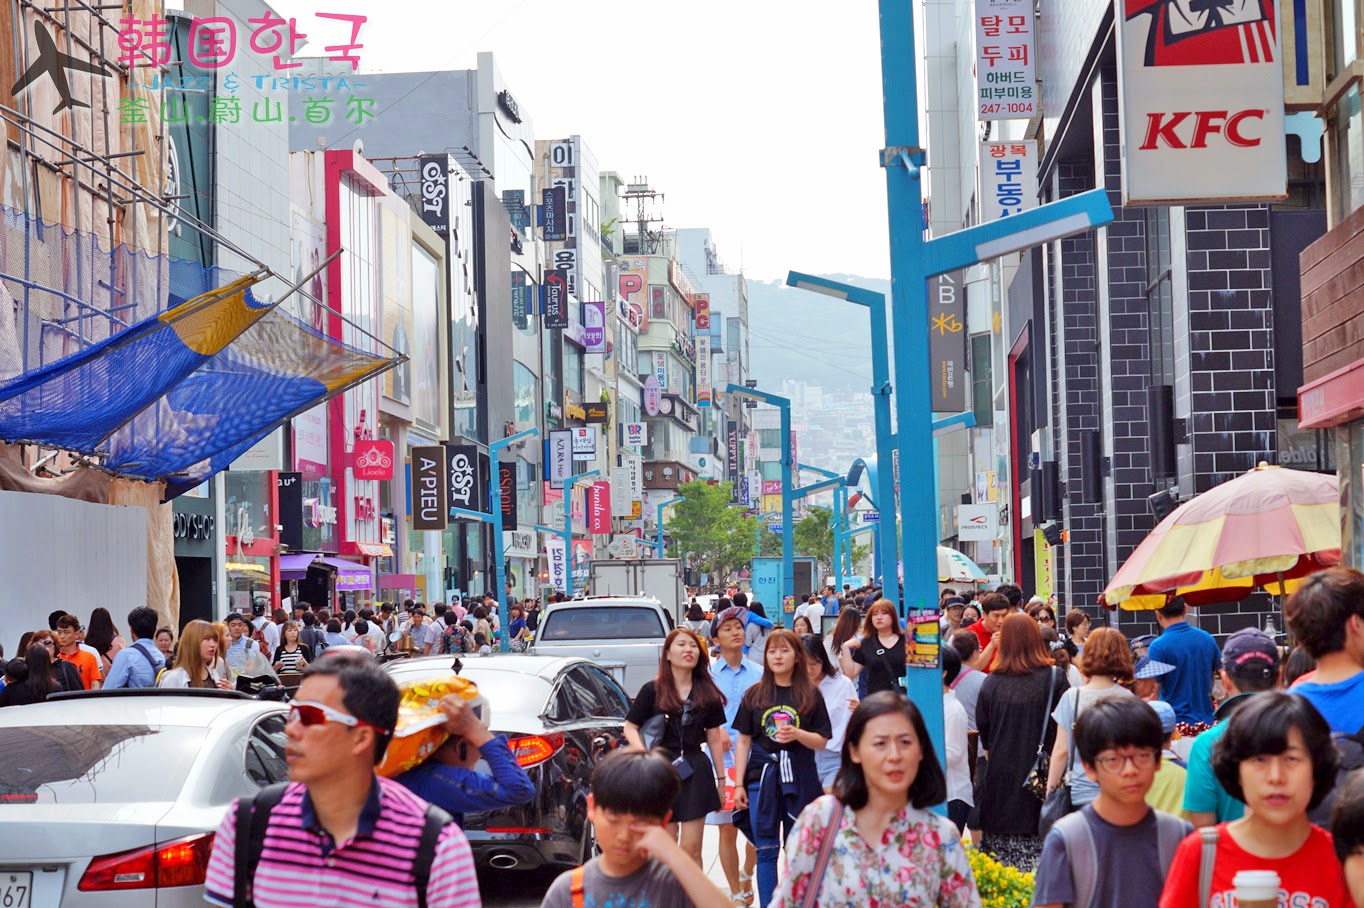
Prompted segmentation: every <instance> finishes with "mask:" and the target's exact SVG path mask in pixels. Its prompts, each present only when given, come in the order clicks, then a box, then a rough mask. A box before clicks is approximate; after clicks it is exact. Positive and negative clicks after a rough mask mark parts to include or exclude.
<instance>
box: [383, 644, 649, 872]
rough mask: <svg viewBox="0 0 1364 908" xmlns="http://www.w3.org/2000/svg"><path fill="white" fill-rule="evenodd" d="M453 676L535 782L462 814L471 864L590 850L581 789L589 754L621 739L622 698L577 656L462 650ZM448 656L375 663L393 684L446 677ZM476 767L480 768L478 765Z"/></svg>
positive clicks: (548, 859) (580, 856)
mask: <svg viewBox="0 0 1364 908" xmlns="http://www.w3.org/2000/svg"><path fill="white" fill-rule="evenodd" d="M461 661H462V664H463V667H462V669H461V671H460V673H459V674H460V676H461V677H463V678H468V679H469V680H470V681H473V682H474V683H475V684H477V685H478V690H479V693H480V694H482V695H483V697H485V698H486V699H487V701H488V703H489V705H490V707H491V714H492V721H491V730H492V731H493V733H494V734H501V735H506V736H507V742H508V744H509V745H510V746H511V751H512V753H513V754H514V755H515V756H516V760H517V762H518V763H520V764H521V766H522V767H523V768H524V769H525V770H526V772H527V774H529V776H530V779H531V781H532V782H533V783H534V784H535V799H534V800H533V801H532V802H531V803H530V804H528V805H526V806H525V807H513V808H509V809H506V810H497V811H492V812H490V813H474V814H468V815H467V816H466V817H465V820H464V832H465V834H466V835H467V836H468V837H469V843H470V845H471V846H472V847H473V852H474V860H475V861H476V862H477V863H478V864H479V865H480V866H489V867H495V868H498V869H500V870H510V869H512V868H534V867H540V866H543V865H546V864H548V865H557V866H563V867H576V866H577V865H579V864H582V863H585V862H586V861H587V860H588V859H589V858H591V857H592V855H593V854H594V853H595V852H594V848H595V844H596V843H595V841H594V839H593V836H592V824H591V823H589V822H588V820H587V794H588V786H589V782H590V780H591V778H592V769H593V767H594V766H596V764H597V761H598V760H600V759H601V758H602V757H604V756H606V755H607V754H609V753H610V752H611V751H612V750H614V749H615V748H617V747H620V746H621V745H622V744H624V743H625V737H624V734H623V732H622V728H623V726H624V723H625V716H626V714H627V713H628V712H629V710H630V700H629V698H628V697H626V695H625V691H623V690H622V689H621V686H620V685H619V684H618V683H616V681H615V679H614V678H612V677H611V675H610V674H609V673H608V672H607V671H605V670H603V669H602V668H601V667H600V666H598V665H596V664H595V663H593V662H590V661H588V660H587V659H581V658H576V657H571V656H570V657H562V656H532V655H517V654H511V655H501V654H498V655H491V656H463V657H461ZM451 665H452V658H451V657H450V656H423V657H421V658H416V659H405V660H401V661H397V662H390V663H388V664H387V665H385V666H384V669H385V670H386V671H388V672H389V673H390V674H391V675H392V676H393V678H394V680H396V681H398V682H399V683H402V682H404V681H416V680H420V679H424V678H439V677H442V676H444V675H449V674H451ZM479 767H480V770H481V771H485V772H486V771H487V766H486V765H485V764H483V763H480V764H479Z"/></svg>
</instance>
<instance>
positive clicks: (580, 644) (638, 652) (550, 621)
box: [531, 596, 673, 697]
mask: <svg viewBox="0 0 1364 908" xmlns="http://www.w3.org/2000/svg"><path fill="white" fill-rule="evenodd" d="M672 627H673V622H672V619H671V618H670V617H669V615H668V612H667V609H666V608H665V607H664V606H663V605H662V604H661V603H660V602H659V601H658V600H657V599H642V598H635V597H625V596H588V597H587V598H585V599H574V600H572V601H570V602H556V603H554V604H553V605H550V606H549V607H548V608H547V609H546V610H545V611H544V613H543V614H541V616H540V629H539V630H538V631H536V634H535V642H534V643H533V644H532V645H531V652H533V653H540V654H542V655H553V656H582V657H584V658H587V659H591V660H592V661H593V662H598V663H624V665H625V680H624V682H623V683H622V686H623V687H624V688H625V692H626V693H627V694H629V695H630V696H631V697H634V696H635V694H637V693H639V689H640V688H641V687H643V686H644V682H646V681H650V680H652V679H653V678H654V676H655V675H657V674H658V660H659V657H660V656H661V655H662V653H663V641H664V640H665V639H667V636H668V632H669V631H670V630H672Z"/></svg>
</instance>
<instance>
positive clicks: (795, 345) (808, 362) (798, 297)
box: [748, 274, 890, 391]
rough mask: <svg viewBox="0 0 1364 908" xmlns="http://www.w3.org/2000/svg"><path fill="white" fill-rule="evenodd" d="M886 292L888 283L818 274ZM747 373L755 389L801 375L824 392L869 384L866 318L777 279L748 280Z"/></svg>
mask: <svg viewBox="0 0 1364 908" xmlns="http://www.w3.org/2000/svg"><path fill="white" fill-rule="evenodd" d="M822 276H823V277H827V278H829V279H831V280H835V281H840V282H842V283H845V284H852V285H853V286H855V287H865V288H866V289H868V290H876V291H878V292H880V293H884V294H886V296H887V297H889V296H890V281H886V280H876V279H872V278H864V277H857V276H855V275H849V274H828V275H822ZM748 330H749V353H750V355H751V356H752V359H753V362H752V368H751V370H750V375H751V376H752V377H753V378H756V379H757V380H758V386H759V387H771V386H778V385H780V383H781V382H782V381H783V380H784V379H802V380H804V381H806V382H809V383H810V384H814V385H819V386H821V387H823V388H824V389H826V390H829V391H834V390H853V389H856V390H862V389H866V388H867V387H869V386H870V384H871V321H870V318H869V316H868V312H867V310H866V309H864V308H863V307H861V306H858V305H855V304H853V303H846V302H843V301H842V300H837V299H834V298H832V297H828V296H821V295H819V294H816V293H811V292H809V291H808V290H795V289H793V288H790V287H787V286H785V285H784V284H782V283H779V282H777V281H753V280H750V281H749V282H748Z"/></svg>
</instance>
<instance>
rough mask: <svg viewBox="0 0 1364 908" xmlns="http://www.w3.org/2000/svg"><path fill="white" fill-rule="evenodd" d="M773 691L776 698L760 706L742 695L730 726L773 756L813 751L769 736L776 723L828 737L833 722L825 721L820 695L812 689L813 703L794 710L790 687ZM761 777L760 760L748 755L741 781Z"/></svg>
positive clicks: (825, 713) (794, 699)
mask: <svg viewBox="0 0 1364 908" xmlns="http://www.w3.org/2000/svg"><path fill="white" fill-rule="evenodd" d="M776 692H777V696H776V699H775V700H774V701H773V702H771V703H768V704H766V705H764V706H761V707H753V706H751V705H750V701H749V699H748V697H745V698H744V702H742V703H740V704H739V711H738V712H737V713H736V714H735V716H734V725H733V728H734V730H735V731H737V732H738V733H739V734H741V735H748V736H749V737H750V738H752V739H753V746H754V747H756V748H761V749H762V750H763V751H764V752H766V753H768V754H770V755H772V756H774V757H775V756H776V755H777V753H778V752H780V751H783V750H789V751H794V752H799V751H805V752H806V753H811V754H813V751H810V750H809V749H808V748H806V746H805V745H804V744H801V743H799V742H796V741H792V742H791V743H789V744H778V743H777V742H776V741H775V740H773V736H774V735H775V734H776V733H777V729H778V728H779V727H780V726H782V725H794V726H795V727H796V728H799V729H801V730H803V731H812V732H814V733H815V734H817V735H822V736H823V737H825V738H829V737H832V736H833V725H832V723H831V722H830V721H829V711H828V710H827V709H825V708H824V698H823V697H822V696H820V694H819V691H818V690H816V691H815V698H814V705H813V706H812V707H810V709H809V710H807V711H805V712H803V713H802V712H798V711H797V710H796V697H795V695H794V694H793V693H792V691H791V688H789V687H778V688H777V689H776ZM761 777H762V766H761V765H760V762H759V761H757V760H753V759H752V758H750V759H749V761H748V768H747V769H746V770H745V771H744V784H745V785H747V784H749V783H752V782H757V781H758V780H759V779H760V778H761Z"/></svg>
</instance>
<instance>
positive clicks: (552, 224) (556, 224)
mask: <svg viewBox="0 0 1364 908" xmlns="http://www.w3.org/2000/svg"><path fill="white" fill-rule="evenodd" d="M543 200H544V206H543V208H542V209H541V210H542V212H543V219H544V220H543V223H544V228H545V229H544V238H545V239H546V240H562V239H567V238H568V194H567V192H566V191H565V189H564V187H563V186H553V187H550V188H548V189H546V190H545V191H544V196H543Z"/></svg>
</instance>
